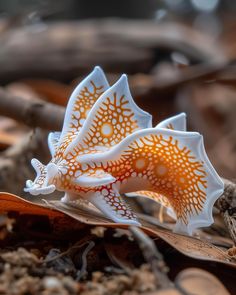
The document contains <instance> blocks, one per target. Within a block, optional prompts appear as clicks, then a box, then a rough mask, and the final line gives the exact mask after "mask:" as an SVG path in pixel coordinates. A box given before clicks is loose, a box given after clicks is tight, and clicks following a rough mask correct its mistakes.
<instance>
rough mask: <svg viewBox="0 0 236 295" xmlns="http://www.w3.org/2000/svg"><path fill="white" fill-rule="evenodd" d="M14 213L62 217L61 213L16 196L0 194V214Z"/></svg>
mask: <svg viewBox="0 0 236 295" xmlns="http://www.w3.org/2000/svg"><path fill="white" fill-rule="evenodd" d="M11 211H16V212H19V213H27V214H35V215H47V216H49V217H57V216H63V214H62V213H60V212H58V211H56V210H52V209H50V208H47V207H45V206H43V205H38V204H35V203H32V202H29V201H27V200H25V199H22V198H20V197H18V196H16V195H13V194H9V193H5V192H0V212H11Z"/></svg>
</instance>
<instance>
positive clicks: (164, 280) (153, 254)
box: [130, 226, 173, 289]
mask: <svg viewBox="0 0 236 295" xmlns="http://www.w3.org/2000/svg"><path fill="white" fill-rule="evenodd" d="M130 231H131V232H132V234H133V236H134V238H135V239H136V240H137V242H138V243H139V246H140V248H141V250H142V251H143V256H144V258H145V259H146V261H147V262H148V263H149V264H150V266H151V269H152V271H153V273H154V275H155V277H156V279H157V284H158V285H159V286H160V287H161V288H162V289H164V288H168V287H172V286H173V283H172V282H171V281H170V279H169V278H168V276H167V275H166V273H167V270H168V268H167V266H166V264H165V262H164V259H163V256H162V254H161V253H160V252H159V251H158V250H157V248H156V246H155V244H154V242H153V240H152V239H150V238H149V237H148V236H147V235H146V234H145V233H144V232H143V231H141V230H140V229H139V228H137V227H134V226H131V227H130Z"/></svg>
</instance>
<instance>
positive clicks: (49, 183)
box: [24, 159, 58, 196]
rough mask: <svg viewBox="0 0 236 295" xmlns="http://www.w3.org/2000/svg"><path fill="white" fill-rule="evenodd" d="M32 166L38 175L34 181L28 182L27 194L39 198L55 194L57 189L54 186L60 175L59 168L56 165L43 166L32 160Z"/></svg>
mask: <svg viewBox="0 0 236 295" xmlns="http://www.w3.org/2000/svg"><path fill="white" fill-rule="evenodd" d="M31 164H32V166H33V167H34V169H35V171H36V173H37V175H36V178H35V180H34V181H31V180H27V181H26V188H25V189H24V191H25V192H29V193H30V194H31V195H34V196H37V195H39V194H43V195H47V194H50V193H53V192H54V191H55V189H56V186H55V184H54V181H55V178H56V176H57V175H58V167H57V165H56V164H54V163H51V162H50V163H49V164H47V165H43V164H42V163H41V162H40V161H38V160H37V159H32V160H31Z"/></svg>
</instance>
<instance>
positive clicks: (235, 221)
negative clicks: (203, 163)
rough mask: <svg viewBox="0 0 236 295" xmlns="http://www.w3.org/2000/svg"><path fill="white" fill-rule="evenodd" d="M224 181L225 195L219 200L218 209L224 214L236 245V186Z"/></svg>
mask: <svg viewBox="0 0 236 295" xmlns="http://www.w3.org/2000/svg"><path fill="white" fill-rule="evenodd" d="M223 181H224V185H225V187H224V193H223V195H222V196H221V197H220V198H219V199H218V200H217V202H216V207H217V208H218V209H219V210H220V212H221V213H222V214H223V217H224V222H225V225H226V227H227V229H228V231H229V234H230V236H231V238H232V240H233V242H234V245H236V184H235V183H233V182H232V181H229V180H228V179H223Z"/></svg>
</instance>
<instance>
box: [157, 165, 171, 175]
mask: <svg viewBox="0 0 236 295" xmlns="http://www.w3.org/2000/svg"><path fill="white" fill-rule="evenodd" d="M167 172H168V169H167V167H166V166H165V165H162V164H160V165H157V166H156V174H157V176H165V175H166V173H167Z"/></svg>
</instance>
